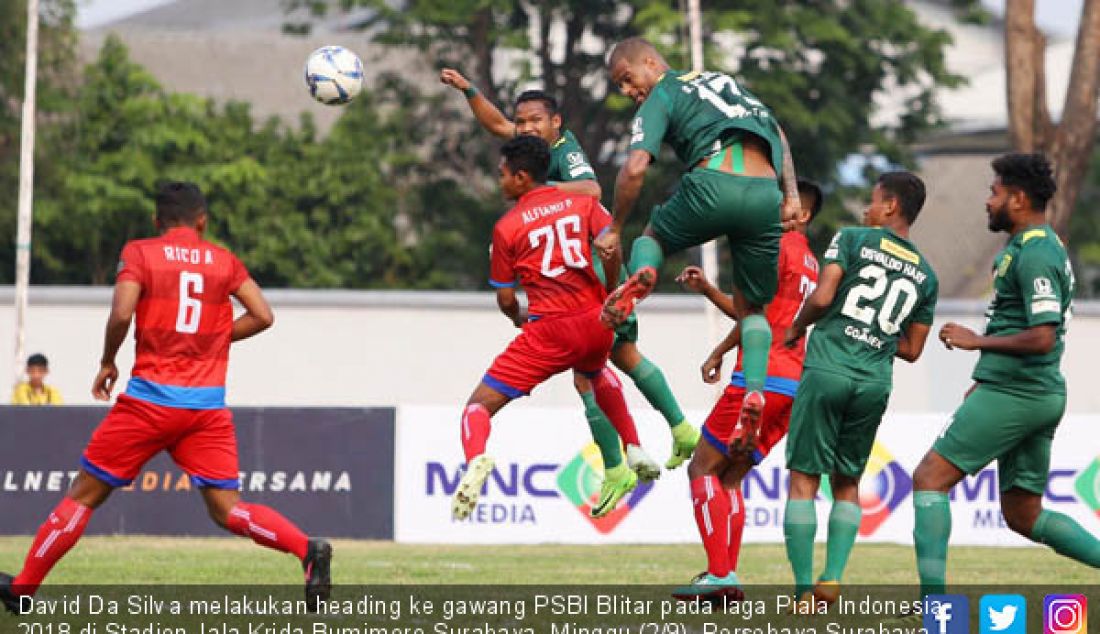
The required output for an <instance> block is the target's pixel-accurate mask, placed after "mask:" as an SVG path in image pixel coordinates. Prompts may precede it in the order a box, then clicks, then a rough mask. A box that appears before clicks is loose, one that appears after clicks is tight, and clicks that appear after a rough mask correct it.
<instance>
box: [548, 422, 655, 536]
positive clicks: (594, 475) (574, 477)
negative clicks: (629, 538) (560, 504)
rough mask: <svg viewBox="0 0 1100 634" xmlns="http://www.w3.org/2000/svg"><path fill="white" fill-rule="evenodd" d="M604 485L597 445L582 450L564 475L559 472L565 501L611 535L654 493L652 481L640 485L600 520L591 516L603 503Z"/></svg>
mask: <svg viewBox="0 0 1100 634" xmlns="http://www.w3.org/2000/svg"><path fill="white" fill-rule="evenodd" d="M602 483H603V458H602V457H601V456H600V449H599V447H597V446H596V443H590V444H589V445H588V446H587V447H585V448H584V449H581V451H580V453H578V454H577V455H576V456H574V458H573V459H572V460H570V461H569V463H568V464H566V465H565V466H564V467H562V470H561V472H560V473H558V488H559V489H561V492H562V493H563V494H564V495H565V498H566V499H567V500H569V501H570V502H572V504H573V507H574V508H576V509H577V510H578V511H580V513H581V515H584V517H585V519H587V520H588V521H590V522H592V526H594V527H595V528H596V530H597V531H599V532H601V533H604V534H607V533H610V532H611V531H613V530H615V527H616V526H618V525H619V522H622V521H623V519H624V518H626V516H627V515H629V514H630V511H631V510H633V509H634V508H635V507H637V506H638V504H639V503H641V501H642V499H643V498H645V496H647V495H649V492H650V491H651V490H653V483H652V482H645V483H642V482H639V483H638V486H637V487H636V488H635V489H634V490H633V491H631V492H630V494H629V495H628V496H626V497H625V498H623V500H622V501H621V502H619V505H618V506H617V507H615V510H613V511H611V512H610V513H608V514H607V515H605V516H603V517H601V518H599V519H596V518H593V517H592V516H591V515H589V511H591V510H592V507H593V506H594V505H595V504H596V502H598V501H599V498H600V485H601V484H602Z"/></svg>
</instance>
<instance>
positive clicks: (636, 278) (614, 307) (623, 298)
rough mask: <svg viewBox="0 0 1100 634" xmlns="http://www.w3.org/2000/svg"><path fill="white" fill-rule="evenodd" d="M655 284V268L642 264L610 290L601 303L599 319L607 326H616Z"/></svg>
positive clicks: (624, 319)
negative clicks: (617, 286) (601, 310)
mask: <svg viewBox="0 0 1100 634" xmlns="http://www.w3.org/2000/svg"><path fill="white" fill-rule="evenodd" d="M655 286H657V269H655V268H653V267H652V266H643V267H642V268H640V269H638V272H637V273H635V274H634V275H631V276H630V278H629V279H628V280H627V281H626V282H625V283H623V285H622V286H620V287H619V288H616V289H615V290H613V291H611V294H610V295H608V296H607V300H606V301H604V303H603V312H602V313H600V320H601V321H603V323H604V325H605V326H607V327H608V328H618V327H619V326H621V325H622V324H623V322H624V321H626V318H627V317H629V316H630V313H632V312H634V304H637V303H638V302H640V301H642V300H643V299H645V298H646V297H647V296H648V295H649V294H650V293H651V292H653V288H654V287H655Z"/></svg>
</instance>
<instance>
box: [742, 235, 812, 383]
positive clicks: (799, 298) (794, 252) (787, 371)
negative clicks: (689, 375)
mask: <svg viewBox="0 0 1100 634" xmlns="http://www.w3.org/2000/svg"><path fill="white" fill-rule="evenodd" d="M817 273H818V264H817V258H816V257H814V254H813V251H810V243H809V241H808V240H806V236H805V235H804V234H802V233H799V232H797V231H788V232H787V233H784V234H783V237H782V239H781V240H780V242H779V287H778V289H776V293H775V299H773V300H772V301H771V303H770V304H768V308H767V310H766V311H765V312H764V317H766V318H767V320H768V324H769V325H770V326H771V328H772V347H771V350H770V351H769V353H768V378H767V380H766V382H765V384H764V389H765V390H766V391H768V392H776V393H779V394H786V395H788V396H794V393H795V391H796V390H797V389H798V380H799V378H800V377H801V376H802V362H803V361H804V360H805V359H806V341H805V339H803V341H802V342H800V343H799V345H797V346H795V347H794V348H787V347H786V346H784V345H783V336H784V335H785V334H786V332H787V328H790V326H791V324H792V323H794V318H795V317H797V316H798V311H799V310H800V309H801V308H802V304H803V303H804V302H805V301H806V298H807V297H809V296H810V293H812V292H813V290H814V289H815V288H817ZM730 382H731V383H732V384H733V385H737V386H740V387H744V385H745V377H744V375H743V374H741V349H740V347H738V349H737V368H736V371H735V372H734V373H733V377H732V380H731V381H730Z"/></svg>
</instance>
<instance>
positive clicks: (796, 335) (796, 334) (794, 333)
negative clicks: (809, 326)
mask: <svg viewBox="0 0 1100 634" xmlns="http://www.w3.org/2000/svg"><path fill="white" fill-rule="evenodd" d="M805 336H806V329H805V328H799V327H796V326H795V325H793V324H792V325H791V327H790V328H787V332H786V333H784V334H783V345H784V346H786V347H788V348H794V347H795V346H797V345H798V342H799V340H800V339H802V338H803V337H805Z"/></svg>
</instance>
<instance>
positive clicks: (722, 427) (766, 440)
mask: <svg viewBox="0 0 1100 634" xmlns="http://www.w3.org/2000/svg"><path fill="white" fill-rule="evenodd" d="M744 400H745V388H743V387H741V386H738V385H727V386H726V389H725V391H724V392H722V396H721V398H719V399H718V402H717V403H715V404H714V407H713V408H712V409H711V410H710V415H709V416H707V420H706V422H704V423H703V438H705V439H706V440H707V442H709V443H710V444H711V445H712V446H713V447H714V448H715V449H717V450H718V451H720V452H722V454H724V455H726V456H729V455H730V453H729V444H730V436H732V435H733V430H734V428H735V427H736V426H737V421H738V419H740V418H741V402H742V401H744ZM793 402H794V399H793V398H791V397H790V396H788V395H786V394H776V393H775V392H766V393H765V396H764V414H763V415H762V416H761V417H760V429H759V430H757V441H756V449H755V450H754V451H753V452H752V462H753V464H760V463H761V462H762V461H763V460H764V458H766V457H767V456H768V454H769V453H771V450H772V447H774V446H776V445H777V444H778V443H779V441H780V440H783V437H784V436H786V435H787V427H789V426H790V424H791V404H792V403H793Z"/></svg>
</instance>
